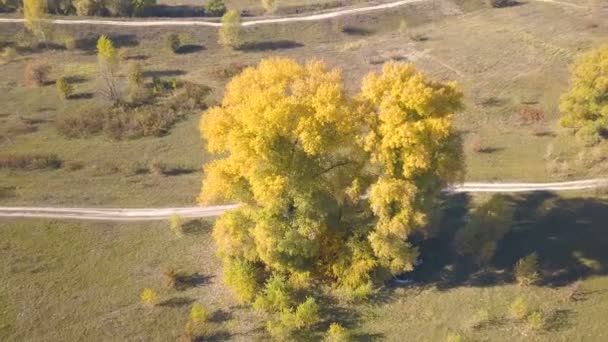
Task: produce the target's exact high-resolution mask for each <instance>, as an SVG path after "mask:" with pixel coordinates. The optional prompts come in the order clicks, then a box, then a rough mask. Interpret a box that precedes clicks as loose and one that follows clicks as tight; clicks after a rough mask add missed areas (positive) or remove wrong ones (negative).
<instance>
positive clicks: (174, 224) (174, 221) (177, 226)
mask: <svg viewBox="0 0 608 342" xmlns="http://www.w3.org/2000/svg"><path fill="white" fill-rule="evenodd" d="M169 228H170V229H171V231H172V232H173V234H175V235H177V236H182V235H184V224H183V222H182V218H181V217H179V216H178V215H171V217H170V218H169Z"/></svg>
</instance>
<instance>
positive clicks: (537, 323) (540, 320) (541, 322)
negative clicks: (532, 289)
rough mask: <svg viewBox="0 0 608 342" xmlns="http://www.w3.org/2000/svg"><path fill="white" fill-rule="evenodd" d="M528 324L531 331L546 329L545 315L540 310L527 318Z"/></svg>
mask: <svg viewBox="0 0 608 342" xmlns="http://www.w3.org/2000/svg"><path fill="white" fill-rule="evenodd" d="M526 324H527V326H528V328H529V329H530V330H535V331H539V330H542V329H543V328H544V327H545V315H544V314H543V312H542V311H540V310H536V311H533V312H532V313H530V314H529V315H528V317H526Z"/></svg>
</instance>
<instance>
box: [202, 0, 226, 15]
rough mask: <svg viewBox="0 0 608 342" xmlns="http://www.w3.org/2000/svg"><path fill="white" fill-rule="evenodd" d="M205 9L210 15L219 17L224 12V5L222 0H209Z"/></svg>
mask: <svg viewBox="0 0 608 342" xmlns="http://www.w3.org/2000/svg"><path fill="white" fill-rule="evenodd" d="M205 10H206V12H207V13H209V14H210V15H212V16H215V17H220V16H222V15H224V13H226V5H225V4H224V0H210V1H209V2H208V3H207V7H206V8H205Z"/></svg>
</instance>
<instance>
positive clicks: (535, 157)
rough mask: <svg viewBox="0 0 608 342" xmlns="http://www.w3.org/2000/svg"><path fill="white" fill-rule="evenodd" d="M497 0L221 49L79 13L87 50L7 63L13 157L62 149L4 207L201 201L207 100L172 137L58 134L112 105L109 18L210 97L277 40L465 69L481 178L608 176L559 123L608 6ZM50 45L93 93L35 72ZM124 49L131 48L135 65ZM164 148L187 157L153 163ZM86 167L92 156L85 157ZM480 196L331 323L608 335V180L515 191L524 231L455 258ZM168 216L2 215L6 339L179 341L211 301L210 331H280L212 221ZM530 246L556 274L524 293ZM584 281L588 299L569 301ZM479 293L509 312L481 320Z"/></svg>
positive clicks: (311, 51)
mask: <svg viewBox="0 0 608 342" xmlns="http://www.w3.org/2000/svg"><path fill="white" fill-rule="evenodd" d="M286 3H289V4H291V2H286ZM349 3H350V2H349ZM481 3H482V2H481V1H474V0H467V1H457V2H450V1H437V2H432V3H419V4H413V5H411V6H404V7H400V8H398V9H394V10H391V11H386V12H384V11H380V12H373V13H368V14H364V15H363V14H362V15H356V16H347V17H340V18H337V19H335V20H328V21H322V22H314V23H297V24H284V25H267V26H256V27H252V28H248V29H247V31H246V34H245V38H246V40H248V41H249V42H250V43H249V44H248V45H247V48H245V49H243V50H240V51H228V50H225V49H223V48H221V47H220V46H218V44H217V32H216V30H215V29H214V28H207V27H197V28H180V29H175V28H174V29H171V30H173V31H174V32H177V33H180V34H181V35H182V37H183V38H185V40H186V41H187V44H188V45H189V48H188V49H187V53H181V54H171V53H168V52H164V51H163V50H162V43H161V38H162V36H163V35H164V34H166V33H167V32H169V30H168V29H166V28H129V29H125V28H108V27H94V26H83V27H79V28H77V29H75V28H73V27H72V28H64V29H65V30H74V31H72V33H73V34H74V35H75V36H76V37H77V38H78V39H79V40H80V43H81V48H80V49H78V50H76V51H65V50H51V51H48V50H44V51H34V52H28V51H26V50H25V49H24V50H22V51H20V56H19V57H17V58H16V59H15V60H12V61H8V62H5V63H4V64H2V65H0V103H2V104H3V106H2V107H1V108H0V155H6V154H23V153H40V154H45V153H52V154H56V155H57V156H58V157H59V158H60V159H62V160H63V161H64V166H63V167H61V168H59V169H55V170H37V171H23V170H4V169H0V205H56V206H85V205H97V206H108V207H113V206H133V207H142V206H149V207H152V206H159V207H161V206H181V205H184V206H187V205H193V204H194V200H195V198H196V196H197V194H198V191H199V189H200V181H201V176H202V173H201V171H200V167H201V165H202V164H203V163H204V161H206V160H209V159H210V158H211V156H209V155H207V154H206V153H205V152H204V143H203V142H202V141H201V139H200V136H199V132H198V127H197V125H198V120H199V118H200V113H199V112H193V113H189V114H188V115H187V116H186V117H185V118H184V119H183V120H181V121H180V122H178V123H177V124H176V125H175V126H174V127H172V128H171V130H170V131H169V133H168V134H166V135H164V136H162V137H147V138H139V139H132V140H129V139H127V140H121V141H115V140H112V139H110V138H108V137H106V136H104V135H97V136H93V137H90V138H79V139H66V138H64V137H62V136H61V135H59V134H58V133H57V131H56V129H55V127H54V121H55V120H57V119H59V118H61V117H62V116H63V115H67V114H69V113H72V112H75V111H78V110H79V108H81V107H86V106H92V105H106V103H105V100H104V99H103V98H102V97H101V96H100V95H99V94H98V93H97V91H96V90H97V88H98V80H97V76H96V68H97V62H96V57H95V54H94V49H93V46H92V44H91V42H94V41H95V40H96V38H97V36H98V35H100V34H108V35H110V36H111V37H112V39H113V40H114V41H115V42H116V43H117V45H118V46H120V47H121V48H122V49H124V50H125V51H126V52H125V54H126V55H128V56H130V58H131V59H136V60H138V61H139V62H141V63H142V65H143V67H144V70H145V71H146V78H147V80H148V81H149V80H151V78H152V77H153V76H158V77H163V78H173V77H177V78H179V79H183V80H191V81H195V82H198V83H203V84H206V85H208V86H210V87H211V88H212V93H211V95H210V96H209V99H208V104H209V105H212V104H214V103H217V102H218V101H219V100H220V99H221V95H222V92H223V87H224V85H225V84H226V82H227V81H228V79H227V78H226V77H224V76H222V73H223V71H224V69H226V70H231V69H234V68H235V66H244V65H252V64H255V63H256V62H258V61H259V60H260V59H261V58H264V57H266V56H270V55H279V56H289V57H293V58H296V59H297V60H299V61H304V60H306V59H311V58H320V59H323V60H325V61H326V62H327V63H328V64H329V65H331V66H335V67H340V68H342V70H343V77H344V79H345V83H346V85H347V88H348V89H349V91H351V92H356V91H357V89H358V87H359V84H360V81H361V78H362V77H363V76H364V75H365V74H366V73H368V72H369V71H371V70H378V69H379V68H380V66H381V64H382V63H383V62H384V61H386V60H390V59H397V60H403V61H411V62H413V63H415V64H416V65H417V66H418V67H419V68H420V69H421V70H423V71H425V72H426V73H428V74H430V75H431V76H433V77H434V78H436V79H439V80H455V81H457V82H458V83H459V84H460V86H461V87H462V89H463V90H464V92H465V94H466V95H465V103H466V108H465V109H464V110H463V111H462V112H461V113H458V115H457V117H456V123H457V126H458V128H459V129H460V130H461V132H462V134H463V137H464V140H465V142H464V145H465V153H466V162H467V176H466V178H467V180H470V181H492V180H501V181H506V180H522V181H523V180H531V181H541V180H560V179H575V178H582V177H601V176H605V175H606V171H608V158H606V153H607V152H608V144H607V143H605V142H604V143H602V144H600V145H598V146H595V147H592V148H585V147H583V146H582V145H581V144H579V143H577V142H576V141H575V139H574V137H573V136H572V134H571V132H568V131H566V130H563V129H561V128H559V126H558V125H557V120H558V118H559V116H560V113H559V110H558V103H559V96H560V94H561V93H562V92H564V91H565V90H566V89H568V79H569V71H568V67H569V65H570V64H571V62H572V60H573V59H574V57H575V56H576V55H577V54H578V53H580V52H582V51H584V50H586V49H589V48H591V47H594V46H598V45H600V44H602V43H603V42H605V41H606V38H607V37H608V25H606V24H605V23H606V22H608V20H606V19H608V13H606V12H602V13H599V14H596V15H595V16H592V15H590V14H589V12H588V11H585V10H580V9H576V8H570V7H565V6H560V5H556V4H547V3H537V2H530V3H524V4H521V5H520V6H515V7H510V8H504V9H486V8H483V6H482V5H481ZM577 3H582V2H577ZM294 4H295V2H294ZM239 6H245V5H244V3H243V4H241V3H239ZM251 6H256V3H254V2H251ZM402 21H405V22H406V23H407V29H403V25H402V24H401V23H402ZM400 27H401V28H402V29H401V30H400ZM19 30H20V28H19V27H17V26H10V25H5V26H3V27H2V33H0V37H2V39H4V40H11V39H13V38H12V37H13V34H15V33H17V32H19ZM40 58H44V59H46V60H47V61H48V62H49V64H51V65H52V66H53V70H52V72H51V79H53V80H54V79H56V78H57V77H60V76H62V75H65V76H71V77H74V78H76V79H78V82H77V83H76V84H75V87H76V93H77V94H80V96H77V99H73V100H68V101H65V100H61V99H60V98H59V96H58V94H57V92H56V89H55V86H54V85H47V86H44V87H41V88H31V87H26V86H24V85H23V80H22V75H23V69H24V67H25V65H26V64H27V63H28V62H29V61H32V60H35V59H40ZM126 63H127V61H124V62H121V64H122V67H123V72H122V75H123V76H124V69H125V65H126ZM524 106H528V107H532V108H535V109H538V110H542V111H543V112H544V113H545V116H546V120H545V122H543V123H542V124H541V125H538V126H530V125H522V124H521V123H519V122H518V121H519V119H518V112H519V111H520V110H521V108H522V107H524ZM475 143H477V144H478V145H479V146H478V147H479V148H474V146H473V145H475ZM155 162H162V163H165V164H167V165H169V167H171V168H173V169H174V170H176V171H175V172H170V173H168V174H166V175H159V174H155V173H154V172H148V173H139V172H136V169H138V168H140V167H142V166H150V165H152V164H153V163H155ZM69 163H81V164H82V166H83V168H81V169H77V170H70V169H69V167H67V165H68V164H69ZM481 199H483V197H479V198H477V197H476V198H472V199H471V198H466V197H458V198H455V199H453V200H452V201H451V202H450V203H449V206H448V207H447V209H446V210H448V211H447V216H446V217H447V221H446V222H444V223H443V225H441V228H442V229H448V230H451V232H450V231H445V232H442V234H441V235H440V236H441V238H437V239H431V240H428V241H426V242H425V244H424V245H423V255H424V260H425V263H424V264H423V266H422V267H420V268H419V269H418V270H417V271H416V273H415V275H414V277H415V279H416V281H417V282H416V285H415V286H412V287H399V286H397V285H395V284H392V285H390V286H388V287H387V288H384V289H382V290H381V291H380V292H379V293H378V295H377V297H376V298H374V300H372V301H370V302H366V303H361V304H352V303H347V302H343V301H341V300H340V299H338V298H335V297H334V296H332V295H331V294H332V292H331V291H330V290H329V291H328V296H327V303H326V304H327V307H328V310H327V312H325V313H324V317H323V318H324V321H323V324H321V325H320V326H319V329H318V332H319V333H320V332H321V331H322V330H324V329H325V328H326V327H327V325H328V324H329V322H332V321H335V320H338V321H341V322H343V323H344V324H345V325H346V326H348V327H349V328H352V329H353V331H354V333H355V334H356V336H357V337H358V339H360V340H374V339H386V340H392V341H397V340H404V338H405V339H406V340H412V341H442V340H445V338H446V336H447V335H448V333H450V332H454V333H460V334H462V335H463V336H467V337H471V338H474V339H476V340H489V341H502V340H504V341H524V340H525V341H528V340H531V341H603V340H605V339H606V337H607V336H608V330H607V327H606V325H605V324H604V321H605V319H604V318H605V317H606V315H608V305H607V304H606V303H608V297H607V296H608V292H606V290H605V289H606V287H607V286H608V276H607V275H606V267H607V266H606V265H608V255H607V254H606V253H605V251H604V249H605V247H604V246H606V245H607V244H608V241H607V240H606V236H608V235H607V234H606V233H607V232H606V226H605V225H604V224H603V222H605V221H606V220H607V219H608V217H606V215H607V213H608V207H607V206H608V203H606V201H605V200H603V199H602V196H601V194H599V193H598V194H596V193H591V194H590V193H577V194H571V195H567V196H565V197H556V196H554V195H550V194H541V195H529V196H518V197H515V198H513V201H514V205H515V206H516V208H517V210H516V219H515V221H514V223H513V227H512V230H511V232H510V233H509V234H508V235H507V236H505V238H504V239H503V240H502V241H501V243H500V245H499V249H498V252H497V255H496V257H495V258H494V260H493V261H492V264H491V265H490V267H489V268H488V269H485V270H480V269H478V268H477V267H475V266H474V265H471V264H470V263H468V262H467V261H466V260H463V259H461V258H459V257H456V256H454V255H453V252H452V248H451V244H452V236H453V231H454V230H456V229H457V228H458V227H460V226H461V225H462V221H463V214H464V212H466V208H467V207H468V206H471V207H474V206H475V204H476V203H477V202H478V201H479V200H481ZM167 226H168V224H167V223H166V222H155V223H128V224H127V223H120V224H119V223H89V222H87V223H74V222H64V221H47V220H18V221H17V220H2V221H0V272H1V274H2V277H1V278H0V340H7V341H13V340H43V341H57V340H154V341H166V340H175V339H176V338H178V337H179V336H180V335H181V333H182V331H183V329H184V325H185V323H186V321H187V318H188V311H189V308H190V306H191V305H192V304H193V303H194V302H200V303H202V304H203V305H205V306H206V307H207V308H208V309H209V310H210V312H211V313H212V324H211V328H210V329H211V332H210V334H211V337H212V338H213V339H216V340H226V339H235V340H243V341H250V340H265V339H266V338H267V336H266V335H265V333H264V331H263V317H260V316H259V315H257V314H255V313H253V312H252V311H251V310H250V309H248V308H246V307H242V306H238V305H237V304H236V302H235V300H234V298H233V296H232V294H231V293H230V292H229V290H228V289H227V288H225V287H224V286H223V285H222V283H221V274H220V269H221V265H220V264H219V260H218V259H216V257H215V256H214V247H213V244H212V242H211V239H210V234H209V227H210V222H202V223H200V222H193V223H192V224H191V228H192V229H191V231H190V232H188V233H187V234H186V235H185V236H184V237H182V238H177V237H175V236H174V235H172V233H171V232H170V230H169V229H168V227H167ZM533 251H537V252H538V253H539V257H540V263H541V269H542V271H543V279H544V281H543V282H542V283H541V284H540V286H537V287H531V288H529V289H525V290H521V289H519V287H517V285H515V284H514V280H513V275H512V267H513V264H514V263H515V262H516V260H517V259H519V258H521V257H522V256H524V255H527V254H529V253H531V252H533ZM167 264H168V265H171V266H173V267H175V268H177V269H178V270H180V271H181V272H182V273H183V275H184V279H185V284H186V285H185V287H184V288H183V289H181V290H166V289H163V288H162V286H161V281H160V278H159V268H160V266H162V265H167ZM579 277H581V278H582V279H583V283H582V285H581V296H580V299H579V300H576V301H569V300H564V298H565V297H566V294H567V292H568V291H569V286H571V285H572V284H573V282H574V281H575V280H576V279H578V278H579ZM145 287H151V288H154V289H155V290H157V291H158V292H159V296H160V299H161V302H163V303H164V304H163V305H160V306H158V307H155V308H153V309H146V308H144V307H143V306H142V305H141V304H140V303H139V294H140V292H141V291H142V289H143V288H145ZM519 294H523V295H524V296H525V297H526V298H527V299H528V301H529V302H530V305H531V306H533V307H534V308H539V309H543V310H544V312H545V313H546V316H547V322H548V326H547V329H545V330H543V331H542V332H531V331H529V330H528V329H527V328H526V326H525V324H524V323H521V322H516V321H514V320H512V319H510V318H508V315H507V312H508V305H509V304H510V303H511V302H512V301H513V300H514V299H515V297H517V295H519ZM480 309H485V310H487V311H488V312H489V313H490V314H491V316H492V317H493V319H492V320H491V322H489V323H488V324H484V325H483V326H482V327H481V328H473V327H472V323H471V321H472V320H473V316H475V313H476V312H478V311H479V310H480ZM319 338H320V335H315V336H311V339H319Z"/></svg>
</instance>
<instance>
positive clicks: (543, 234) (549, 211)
mask: <svg viewBox="0 0 608 342" xmlns="http://www.w3.org/2000/svg"><path fill="white" fill-rule="evenodd" d="M459 196H460V195H459ZM507 198H508V200H509V201H510V202H511V204H512V206H513V209H514V215H513V222H512V224H511V228H510V231H509V232H508V233H507V234H506V235H505V236H504V237H503V238H502V239H501V240H500V241H498V244H497V249H496V253H495V255H494V257H493V259H492V260H491V262H490V264H489V265H487V266H486V267H480V266H478V265H476V264H475V263H473V262H472V261H471V260H469V259H468V258H464V257H460V256H458V255H457V254H456V253H455V252H454V248H453V242H452V241H453V239H454V233H455V232H456V231H457V230H458V229H459V228H460V227H462V226H464V215H465V214H466V210H465V211H464V212H463V209H465V208H466V207H468V204H466V205H465V206H464V207H463V206H462V205H460V206H459V205H458V204H456V207H453V206H447V207H446V208H444V212H445V214H446V215H445V216H446V219H447V220H448V221H447V222H446V221H444V222H442V224H441V227H442V228H441V229H442V230H441V231H439V232H438V234H437V237H436V238H434V239H429V240H426V241H424V242H422V243H421V244H420V249H421V252H422V257H423V260H424V263H423V264H422V265H421V266H419V267H418V268H417V269H416V270H415V271H414V272H412V273H411V276H412V277H413V278H414V280H415V281H416V282H420V283H422V284H431V285H436V286H437V287H438V288H439V289H449V288H453V287H456V286H477V287H486V286H496V285H500V284H505V283H513V282H514V281H515V277H514V275H513V267H514V265H515V264H516V262H517V261H518V260H519V259H520V258H522V257H524V256H526V255H529V254H531V253H534V252H536V253H538V256H539V264H540V271H541V274H542V281H541V282H540V283H539V284H538V285H539V286H551V287H555V286H566V285H569V284H571V283H572V282H574V281H576V280H578V279H579V278H586V277H589V276H592V275H605V274H606V271H607V269H608V252H606V246H608V225H606V224H605V222H608V201H606V200H601V199H595V198H562V197H559V196H557V195H556V194H553V193H550V192H534V193H528V194H522V195H512V196H508V197H507ZM451 202H453V201H451ZM462 204H465V203H462ZM457 207H460V208H459V209H458V210H456V209H455V208H457ZM446 210H447V211H446ZM450 220H451V221H452V222H451V223H450V222H449V221H450Z"/></svg>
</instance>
